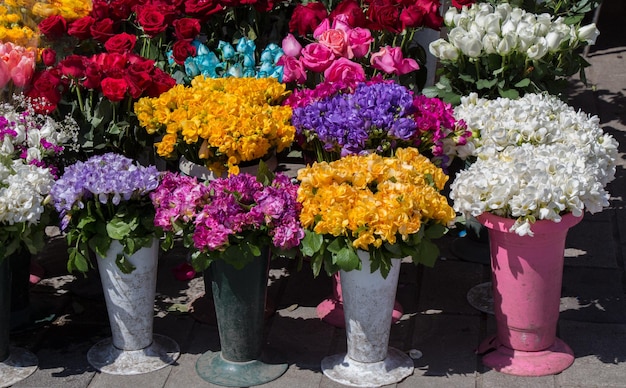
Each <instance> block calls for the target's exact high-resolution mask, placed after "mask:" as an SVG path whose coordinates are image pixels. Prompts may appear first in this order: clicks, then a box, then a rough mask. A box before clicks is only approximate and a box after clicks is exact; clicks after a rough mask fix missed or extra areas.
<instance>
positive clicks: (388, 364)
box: [322, 347, 414, 387]
mask: <svg viewBox="0 0 626 388" xmlns="http://www.w3.org/2000/svg"><path fill="white" fill-rule="evenodd" d="M413 369H414V365H413V360H412V359H411V357H409V356H408V355H406V354H404V353H403V352H401V351H400V350H398V349H395V348H391V347H390V348H389V349H388V350H387V357H386V358H385V359H384V360H383V361H380V362H371V363H370V362H367V363H366V362H358V361H354V360H352V359H351V358H348V356H347V354H346V353H343V354H335V355H332V356H328V357H325V358H324V359H322V372H324V375H326V377H328V378H329V379H331V380H333V381H335V382H338V383H340V384H343V385H348V386H351V387H380V386H383V385H388V384H394V383H397V382H399V381H401V380H403V379H405V378H406V377H408V376H410V375H411V374H412V373H413Z"/></svg>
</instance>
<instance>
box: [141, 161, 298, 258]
mask: <svg viewBox="0 0 626 388" xmlns="http://www.w3.org/2000/svg"><path fill="white" fill-rule="evenodd" d="M297 190H298V186H297V185H296V184H294V183H292V182H291V180H290V179H289V177H287V176H286V175H284V174H281V173H277V174H276V175H275V177H274V179H273V181H272V182H271V183H270V184H269V185H263V184H262V183H260V182H258V181H257V179H256V177H255V176H253V175H250V174H239V175H230V176H229V177H228V178H218V179H215V180H213V181H210V182H209V183H207V184H205V183H202V182H198V181H197V180H196V178H193V177H188V176H184V175H180V174H178V173H172V172H168V173H166V174H165V175H164V176H163V178H162V180H161V185H160V186H159V188H158V189H157V190H156V191H155V192H154V193H153V194H152V195H151V198H152V201H153V204H154V205H155V208H156V217H155V224H156V225H157V226H159V227H161V228H162V229H163V230H165V231H176V230H187V233H190V234H191V235H192V239H193V245H194V248H195V249H197V250H199V251H204V252H206V251H219V250H224V249H226V248H227V247H228V246H229V245H230V244H231V243H233V242H234V241H235V240H234V239H233V238H234V237H235V236H244V235H245V234H246V233H247V232H253V233H256V234H258V233H261V234H263V235H265V236H267V237H269V238H270V239H271V243H272V245H273V246H274V247H276V248H279V249H283V250H289V249H292V248H295V247H297V246H298V245H299V244H300V240H301V239H302V238H303V237H304V229H303V228H302V226H301V224H300V221H299V214H300V209H301V204H300V203H299V202H298V201H297V199H296V198H297ZM185 225H189V226H190V228H186V227H185ZM184 233H185V232H184Z"/></svg>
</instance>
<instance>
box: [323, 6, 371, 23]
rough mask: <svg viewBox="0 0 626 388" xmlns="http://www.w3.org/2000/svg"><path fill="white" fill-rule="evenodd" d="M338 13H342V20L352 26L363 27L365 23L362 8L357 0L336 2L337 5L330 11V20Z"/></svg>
mask: <svg viewBox="0 0 626 388" xmlns="http://www.w3.org/2000/svg"><path fill="white" fill-rule="evenodd" d="M339 15H344V16H343V17H344V18H345V20H344V21H345V22H346V23H348V24H349V25H350V27H352V28H354V27H365V26H366V24H367V19H366V18H365V14H364V13H363V9H362V8H361V6H360V5H359V3H358V2H357V0H343V1H342V2H341V3H339V4H337V7H335V9H333V10H332V12H331V13H330V20H335V18H337V17H338V16H339Z"/></svg>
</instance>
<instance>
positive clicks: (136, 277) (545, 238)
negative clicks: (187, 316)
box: [0, 214, 582, 387]
mask: <svg viewBox="0 0 626 388" xmlns="http://www.w3.org/2000/svg"><path fill="white" fill-rule="evenodd" d="M581 219H582V216H581V217H574V216H572V215H571V214H568V215H565V216H564V217H563V219H562V221H561V222H559V223H554V222H552V221H537V222H536V223H535V225H534V226H533V229H534V231H535V234H534V236H533V237H529V236H519V235H517V234H515V233H511V232H509V229H510V227H511V223H512V222H513V220H510V219H506V218H501V217H498V216H494V215H491V214H483V215H481V216H479V217H478V220H479V221H480V222H481V224H483V225H484V226H485V227H486V228H488V231H489V242H490V251H491V267H492V279H493V295H494V313H495V318H496V324H497V333H496V335H494V336H492V337H489V338H487V339H486V340H485V341H484V342H483V343H482V344H481V345H480V347H479V348H478V353H479V354H483V363H484V364H485V365H486V366H488V367H490V368H493V369H495V370H497V371H500V372H503V373H507V374H512V375H518V376H544V375H551V374H556V373H559V372H561V371H563V370H565V369H566V368H568V367H569V366H570V365H571V364H572V363H573V361H574V355H573V352H572V350H571V349H570V348H569V347H568V346H567V345H566V344H565V343H564V342H563V341H562V340H560V339H558V338H557V337H556V327H557V321H558V316H559V300H560V290H561V280H562V271H563V256H564V248H565V238H566V236H567V232H568V229H569V228H570V227H572V226H574V225H576V224H577V223H578V222H580V220H581ZM120 249H121V247H120V246H119V245H114V246H112V247H111V249H110V251H109V252H108V253H109V254H108V255H107V257H102V258H99V269H100V276H101V280H102V284H103V288H104V290H105V301H106V306H107V311H108V314H109V322H110V325H111V332H112V338H109V339H105V340H103V341H100V342H98V343H97V344H95V345H94V346H93V347H92V348H91V349H90V350H89V352H88V355H87V356H88V360H89V362H90V364H91V365H92V366H94V367H95V368H96V369H98V370H100V371H102V372H104V373H110V374H139V373H147V372H150V371H154V370H157V369H160V368H163V367H165V366H168V365H171V364H172V363H174V362H175V361H176V359H177V358H178V356H179V354H180V351H179V347H178V345H177V344H176V343H175V342H174V341H173V340H171V339H170V338H168V337H165V336H162V335H156V334H153V332H152V323H153V303H152V302H153V301H154V295H155V289H156V267H157V261H158V260H157V258H158V244H157V240H155V241H154V244H153V246H152V247H150V248H143V249H142V250H140V251H139V252H137V253H136V254H135V255H134V256H132V257H131V259H130V260H132V262H133V264H134V265H135V266H136V269H135V271H133V272H132V273H131V274H122V273H121V272H120V271H119V270H118V268H117V266H116V265H115V261H114V257H115V255H116V254H117V252H118V251H119V250H120ZM359 257H360V259H361V261H362V264H363V266H362V269H361V270H359V271H356V270H355V271H348V272H344V271H342V272H341V275H340V285H341V290H342V291H341V293H342V299H343V300H342V301H343V305H344V315H345V328H346V337H347V353H344V354H337V355H331V356H328V357H326V358H324V359H323V360H322V361H321V369H322V371H323V373H324V374H325V375H326V376H327V377H328V378H330V379H331V380H334V381H336V382H339V383H341V384H344V385H347V386H356V387H362V386H369V387H371V386H382V385H387V384H392V383H394V382H398V381H401V380H403V379H404V378H406V377H407V376H409V375H411V374H412V373H413V370H414V367H413V360H412V359H411V358H410V357H409V356H408V355H407V354H406V353H404V352H402V351H400V350H398V349H394V348H391V347H389V346H388V342H389V334H390V329H391V325H392V312H393V308H394V304H395V303H394V301H395V295H396V287H397V283H398V275H399V271H400V263H401V260H400V259H396V260H393V261H394V263H393V266H392V269H391V271H390V273H389V275H388V276H387V278H385V279H384V278H383V277H382V276H381V275H380V272H379V271H375V272H374V273H371V272H370V268H369V256H368V253H367V252H365V251H360V252H359ZM9 262H10V261H9V260H5V261H4V262H3V264H2V267H1V268H0V285H2V286H3V287H2V290H0V309H1V311H0V317H1V319H0V360H1V362H0V386H2V387H5V386H10V385H11V384H14V383H15V382H17V381H19V380H21V379H24V378H26V377H28V376H29V375H30V374H32V373H33V372H34V371H35V370H36V368H37V359H36V356H34V355H33V354H31V353H30V352H28V351H26V350H24V349H19V348H15V347H11V346H9V321H8V318H7V317H8V316H9V315H10V313H9V311H10V310H9V307H10V306H9V304H10V303H9V300H10V296H9V295H10V286H7V285H10V283H11V279H10V270H9ZM209 270H210V274H208V275H209V276H210V278H211V287H212V294H213V299H214V303H215V310H216V317H217V324H218V329H219V336H220V343H221V351H220V352H217V353H214V352H207V353H205V354H203V355H201V356H200V358H199V359H198V361H197V363H196V371H197V373H198V375H199V376H200V377H201V378H202V379H204V380H206V381H209V382H211V383H213V384H216V385H220V386H238V387H239V386H254V385H260V384H264V383H267V382H270V381H273V380H274V379H277V378H279V377H280V376H281V375H282V374H283V373H284V372H285V371H286V370H287V368H288V365H287V364H266V363H264V362H262V361H260V360H259V358H260V355H261V352H262V344H263V326H264V314H265V303H266V286H267V279H268V270H269V260H257V261H255V262H253V263H252V264H250V265H247V266H245V267H244V268H243V269H241V270H237V269H235V268H234V267H232V266H230V265H229V264H226V263H224V262H221V261H219V260H218V261H215V262H213V263H212V264H211V266H210V268H209Z"/></svg>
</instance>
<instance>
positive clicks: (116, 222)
mask: <svg viewBox="0 0 626 388" xmlns="http://www.w3.org/2000/svg"><path fill="white" fill-rule="evenodd" d="M136 226H137V220H132V221H131V222H130V223H129V222H126V221H125V220H124V219H121V218H117V217H116V218H113V219H112V220H111V221H109V222H107V225H106V230H107V234H108V235H109V237H111V238H112V239H114V240H123V239H124V238H125V237H126V236H128V235H129V234H130V232H131V230H133V229H134V228H135V227H136Z"/></svg>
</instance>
